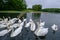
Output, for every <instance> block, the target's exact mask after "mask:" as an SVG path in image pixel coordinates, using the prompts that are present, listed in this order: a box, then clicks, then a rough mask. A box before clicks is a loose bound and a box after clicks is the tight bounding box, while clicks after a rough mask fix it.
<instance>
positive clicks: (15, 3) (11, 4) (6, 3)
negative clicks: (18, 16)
mask: <svg viewBox="0 0 60 40" xmlns="http://www.w3.org/2000/svg"><path fill="white" fill-rule="evenodd" d="M26 7H27V5H26V1H25V0H0V10H24V9H26Z"/></svg>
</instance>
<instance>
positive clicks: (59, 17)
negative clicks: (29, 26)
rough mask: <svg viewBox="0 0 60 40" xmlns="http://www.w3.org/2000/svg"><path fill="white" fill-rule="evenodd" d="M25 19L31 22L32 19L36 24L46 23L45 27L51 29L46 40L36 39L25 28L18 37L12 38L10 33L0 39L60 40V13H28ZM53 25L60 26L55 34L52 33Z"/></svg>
mask: <svg viewBox="0 0 60 40" xmlns="http://www.w3.org/2000/svg"><path fill="white" fill-rule="evenodd" d="M25 18H27V20H28V21H29V19H30V18H32V19H33V20H34V22H35V23H36V22H39V21H40V19H41V21H45V22H46V24H45V26H44V27H48V28H49V32H48V34H47V35H46V37H45V38H44V39H40V38H38V39H36V37H35V36H34V35H33V33H32V32H31V31H28V32H27V31H26V30H25V28H23V30H22V32H21V34H19V35H18V36H16V37H13V38H11V37H10V34H11V32H10V33H8V34H6V35H5V36H2V37H0V40H60V13H46V12H44V13H43V12H42V13H26V15H25ZM53 24H56V25H58V28H59V30H58V31H57V32H55V33H53V32H52V29H51V26H52V25H53Z"/></svg>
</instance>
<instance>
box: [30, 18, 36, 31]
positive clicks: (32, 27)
mask: <svg viewBox="0 0 60 40" xmlns="http://www.w3.org/2000/svg"><path fill="white" fill-rule="evenodd" d="M30 24H31V25H30V30H31V31H35V29H36V25H35V23H34V21H33V20H32V19H31V18H30Z"/></svg>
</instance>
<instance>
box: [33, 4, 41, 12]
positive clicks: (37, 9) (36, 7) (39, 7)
mask: <svg viewBox="0 0 60 40" xmlns="http://www.w3.org/2000/svg"><path fill="white" fill-rule="evenodd" d="M32 9H33V10H35V11H40V10H41V9H42V5H40V4H39V5H33V6H32Z"/></svg>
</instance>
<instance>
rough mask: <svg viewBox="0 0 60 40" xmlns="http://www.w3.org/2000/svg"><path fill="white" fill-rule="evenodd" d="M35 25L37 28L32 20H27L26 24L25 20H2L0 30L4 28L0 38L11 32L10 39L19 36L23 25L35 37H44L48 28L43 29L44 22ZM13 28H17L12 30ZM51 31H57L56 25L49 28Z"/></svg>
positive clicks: (0, 32)
mask: <svg viewBox="0 0 60 40" xmlns="http://www.w3.org/2000/svg"><path fill="white" fill-rule="evenodd" d="M36 23H37V28H36V24H35V22H34V21H33V20H32V18H30V19H29V21H28V22H27V19H23V21H22V20H21V19H19V18H12V19H9V20H8V18H4V19H3V20H1V21H0V29H1V28H5V27H6V29H4V30H2V31H0V36H4V35H6V34H7V33H9V32H11V31H12V32H11V34H10V37H15V36H17V35H19V34H20V33H21V32H22V29H23V25H24V24H25V26H24V27H25V28H26V29H27V28H28V27H29V28H30V30H31V31H32V32H33V33H34V35H35V36H37V37H41V36H46V35H47V34H48V28H45V27H44V25H45V22H41V21H40V23H39V22H36ZM14 28H17V29H16V30H14ZM51 28H52V30H53V31H57V30H58V26H57V25H56V24H54V25H52V26H51Z"/></svg>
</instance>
